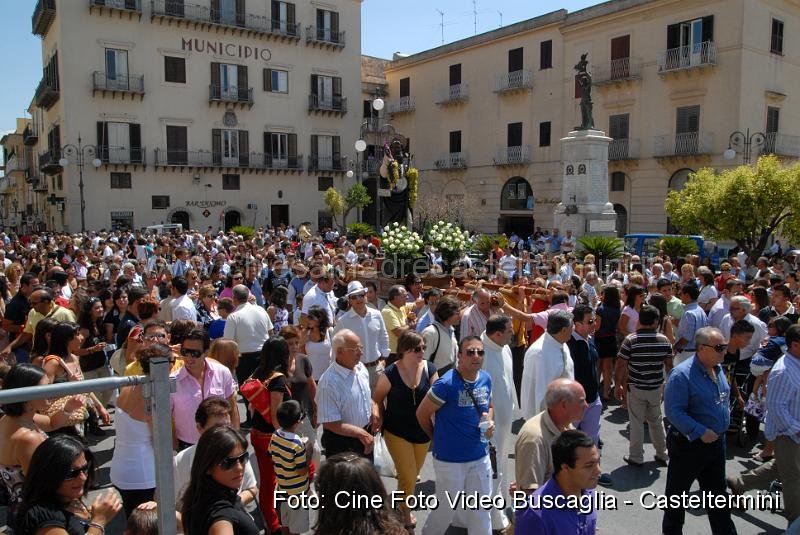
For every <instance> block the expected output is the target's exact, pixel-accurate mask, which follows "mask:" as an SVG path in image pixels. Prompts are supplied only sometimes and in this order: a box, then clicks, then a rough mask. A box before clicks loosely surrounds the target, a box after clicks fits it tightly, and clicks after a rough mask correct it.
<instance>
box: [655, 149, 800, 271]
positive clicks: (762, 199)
mask: <svg viewBox="0 0 800 535" xmlns="http://www.w3.org/2000/svg"><path fill="white" fill-rule="evenodd" d="M798 184H800V164H794V165H792V166H784V165H782V164H781V163H780V162H779V161H778V159H777V158H776V157H775V156H762V157H761V158H759V159H758V162H757V163H756V165H754V166H749V165H743V166H739V167H736V168H734V169H727V170H724V171H721V172H717V171H715V170H714V169H708V168H706V169H700V170H699V171H698V172H696V173H693V174H692V175H690V176H689V180H688V182H687V183H686V187H685V188H684V189H683V190H681V191H670V192H669V194H668V195H667V200H666V203H665V205H664V207H665V209H666V212H667V215H668V216H669V217H670V220H671V222H672V224H673V225H675V226H676V227H677V228H678V229H680V231H681V232H685V233H687V234H694V233H697V234H702V235H703V236H705V237H708V238H712V239H716V240H732V241H735V242H736V244H737V245H738V246H739V247H741V248H742V250H743V251H744V252H745V253H746V254H747V255H748V256H750V257H753V255H755V256H758V255H760V254H761V253H762V252H763V251H764V249H765V248H766V246H767V241H768V240H769V237H770V236H771V235H772V234H773V233H776V232H777V233H779V234H780V235H782V236H784V237H785V238H786V239H788V240H789V241H792V242H797V241H800V188H798Z"/></svg>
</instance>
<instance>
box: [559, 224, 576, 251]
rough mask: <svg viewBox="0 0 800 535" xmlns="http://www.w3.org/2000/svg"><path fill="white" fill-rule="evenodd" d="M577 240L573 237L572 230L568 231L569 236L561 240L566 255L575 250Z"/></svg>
mask: <svg viewBox="0 0 800 535" xmlns="http://www.w3.org/2000/svg"><path fill="white" fill-rule="evenodd" d="M576 243H577V240H576V239H575V236H573V235H572V230H570V229H567V234H566V235H565V236H564V237H563V238H562V239H561V251H562V252H564V253H571V252H572V251H574V250H575V244H576Z"/></svg>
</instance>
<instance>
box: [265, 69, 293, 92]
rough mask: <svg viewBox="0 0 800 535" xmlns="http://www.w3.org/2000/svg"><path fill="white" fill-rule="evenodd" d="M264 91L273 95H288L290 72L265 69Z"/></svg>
mask: <svg viewBox="0 0 800 535" xmlns="http://www.w3.org/2000/svg"><path fill="white" fill-rule="evenodd" d="M264 91H268V92H271V93H288V92H289V71H282V70H279V69H264Z"/></svg>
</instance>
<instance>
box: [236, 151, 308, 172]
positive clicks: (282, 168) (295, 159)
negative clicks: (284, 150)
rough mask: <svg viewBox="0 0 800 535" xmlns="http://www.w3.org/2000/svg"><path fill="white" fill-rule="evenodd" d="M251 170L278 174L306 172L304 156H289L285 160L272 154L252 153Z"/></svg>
mask: <svg viewBox="0 0 800 535" xmlns="http://www.w3.org/2000/svg"><path fill="white" fill-rule="evenodd" d="M249 168H250V169H253V170H257V171H273V172H276V173H281V172H284V173H287V174H288V173H292V174H293V173H302V172H303V170H304V168H303V156H302V155H289V156H286V157H284V158H276V157H274V156H273V155H272V154H263V153H260V152H251V153H250V166H249Z"/></svg>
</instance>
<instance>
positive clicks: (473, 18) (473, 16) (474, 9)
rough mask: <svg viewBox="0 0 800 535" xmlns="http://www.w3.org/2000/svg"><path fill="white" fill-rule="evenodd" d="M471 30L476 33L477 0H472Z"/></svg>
mask: <svg viewBox="0 0 800 535" xmlns="http://www.w3.org/2000/svg"><path fill="white" fill-rule="evenodd" d="M472 31H473V32H475V35H478V5H477V0H472Z"/></svg>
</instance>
